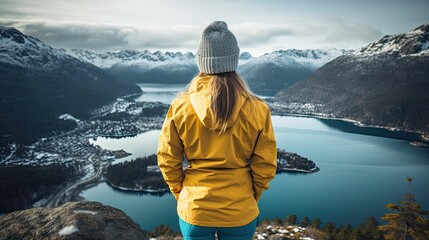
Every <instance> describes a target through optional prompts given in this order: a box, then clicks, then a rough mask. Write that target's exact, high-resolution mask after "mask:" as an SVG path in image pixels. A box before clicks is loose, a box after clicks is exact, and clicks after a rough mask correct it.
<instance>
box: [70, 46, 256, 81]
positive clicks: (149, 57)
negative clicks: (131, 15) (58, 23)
mask: <svg viewBox="0 0 429 240" xmlns="http://www.w3.org/2000/svg"><path fill="white" fill-rule="evenodd" d="M63 51H64V52H66V53H67V54H70V55H72V56H74V57H76V58H78V59H80V60H82V61H85V62H89V63H91V64H94V65H95V66H98V67H100V68H102V69H104V70H106V71H107V72H109V73H111V74H112V75H114V76H116V77H118V78H119V79H122V80H124V81H130V82H138V83H188V82H189V81H190V80H191V79H192V78H193V77H194V76H195V75H196V74H197V73H198V67H197V64H196V62H195V55H194V54H192V53H190V52H187V53H181V52H176V53H173V52H166V53H162V52H160V51H156V52H153V53H152V52H150V51H147V50H146V51H129V50H126V51H119V52H101V53H97V52H94V51H89V50H82V49H72V50H63ZM252 59H254V58H253V57H252V55H250V53H248V52H243V53H242V54H241V55H240V60H239V64H244V63H246V62H248V61H251V60H252Z"/></svg>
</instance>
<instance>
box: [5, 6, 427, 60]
mask: <svg viewBox="0 0 429 240" xmlns="http://www.w3.org/2000/svg"><path fill="white" fill-rule="evenodd" d="M0 6H1V7H0V25H6V26H13V27H15V28H17V29H19V30H21V31H23V32H24V33H25V34H28V35H32V36H35V37H37V38H39V39H41V40H42V41H45V42H46V43H48V44H50V45H52V46H54V47H57V48H84V49H90V50H94V51H107V50H122V49H136V50H144V49H147V50H151V51H155V50H161V51H192V52H194V51H195V49H196V46H197V43H198V40H199V37H200V34H201V32H202V31H203V29H204V28H205V26H207V25H208V24H209V23H210V22H211V21H214V20H224V21H226V22H227V23H228V26H229V28H230V29H231V31H232V32H233V33H234V34H235V35H236V37H237V39H238V42H239V45H240V48H241V50H242V51H249V52H251V53H252V54H254V55H256V56H258V55H261V54H263V53H265V52H272V51H274V50H279V49H289V48H297V49H311V48H345V49H354V48H359V47H363V46H365V45H366V44H368V43H370V42H372V41H375V40H378V39H379V38H380V37H382V36H383V35H386V34H395V33H401V32H406V31H409V30H411V29H413V28H415V27H418V26H419V25H421V24H424V23H429V14H428V12H429V0H337V1H334V0H247V1H245V0H218V1H208V0H207V1H204V0H180V1H179V0H153V1H148V0H119V1H118V0H72V1H65V0H0Z"/></svg>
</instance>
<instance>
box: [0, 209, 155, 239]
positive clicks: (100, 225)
mask: <svg viewBox="0 0 429 240" xmlns="http://www.w3.org/2000/svg"><path fill="white" fill-rule="evenodd" d="M0 239H2V240H3V239H68V240H80V239H131V240H132V239H147V238H146V237H145V234H144V231H143V230H142V229H141V228H140V226H139V225H138V224H137V223H135V222H134V221H133V220H132V219H131V218H130V217H128V216H127V215H126V214H125V213H124V212H122V211H121V210H119V209H116V208H113V207H110V206H106V205H103V204H101V203H98V202H69V203H66V204H64V205H62V206H59V207H57V208H52V209H50V208H32V209H27V210H23V211H16V212H12V213H9V214H6V215H4V216H2V217H1V218H0Z"/></svg>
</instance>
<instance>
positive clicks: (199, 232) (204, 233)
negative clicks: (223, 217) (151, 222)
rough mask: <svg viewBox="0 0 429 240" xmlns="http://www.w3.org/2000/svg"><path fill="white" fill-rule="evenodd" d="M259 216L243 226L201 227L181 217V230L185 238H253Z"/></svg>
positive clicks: (192, 239)
mask: <svg viewBox="0 0 429 240" xmlns="http://www.w3.org/2000/svg"><path fill="white" fill-rule="evenodd" d="M256 222H257V218H255V220H253V221H252V222H250V223H248V224H246V225H244V226H241V227H201V226H195V225H192V224H189V223H187V222H185V221H183V220H182V219H181V218H179V225H180V231H181V232H182V235H183V238H184V239H185V240H214V239H215V234H216V233H217V237H218V239H219V240H251V239H252V236H253V234H254V233H255V229H256Z"/></svg>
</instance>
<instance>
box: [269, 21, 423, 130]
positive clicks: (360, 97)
mask: <svg viewBox="0 0 429 240" xmlns="http://www.w3.org/2000/svg"><path fill="white" fill-rule="evenodd" d="M428 44H429V24H424V25H422V26H420V27H418V28H416V29H414V30H411V31H409V32H407V33H403V34H397V35H394V36H385V37H383V38H382V39H380V40H379V41H376V42H374V43H371V44H369V45H368V46H366V47H364V48H361V49H359V50H356V51H354V52H353V53H351V54H347V55H343V56H340V57H338V58H336V59H334V60H332V61H331V62H329V63H327V64H325V65H323V66H322V67H321V68H319V69H318V70H317V71H316V72H315V73H314V74H312V75H311V76H310V77H309V78H308V79H306V80H304V81H301V82H298V83H297V84H295V85H293V86H291V87H290V88H288V89H285V90H283V91H281V92H279V93H278V94H277V95H276V97H275V98H276V101H278V102H279V103H281V104H283V105H284V104H286V105H290V106H292V105H294V106H304V107H303V108H302V109H300V108H297V111H298V112H300V111H303V112H307V113H309V112H308V111H310V110H309V109H305V106H310V105H311V106H317V108H315V109H313V110H314V111H313V110H311V111H313V112H310V113H312V114H325V115H330V116H335V117H346V118H351V119H355V120H359V121H361V122H363V123H365V124H371V125H382V126H389V127H395V128H401V129H411V130H416V131H421V132H425V133H426V134H429V108H428V106H429V94H428V92H429V54H428Z"/></svg>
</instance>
